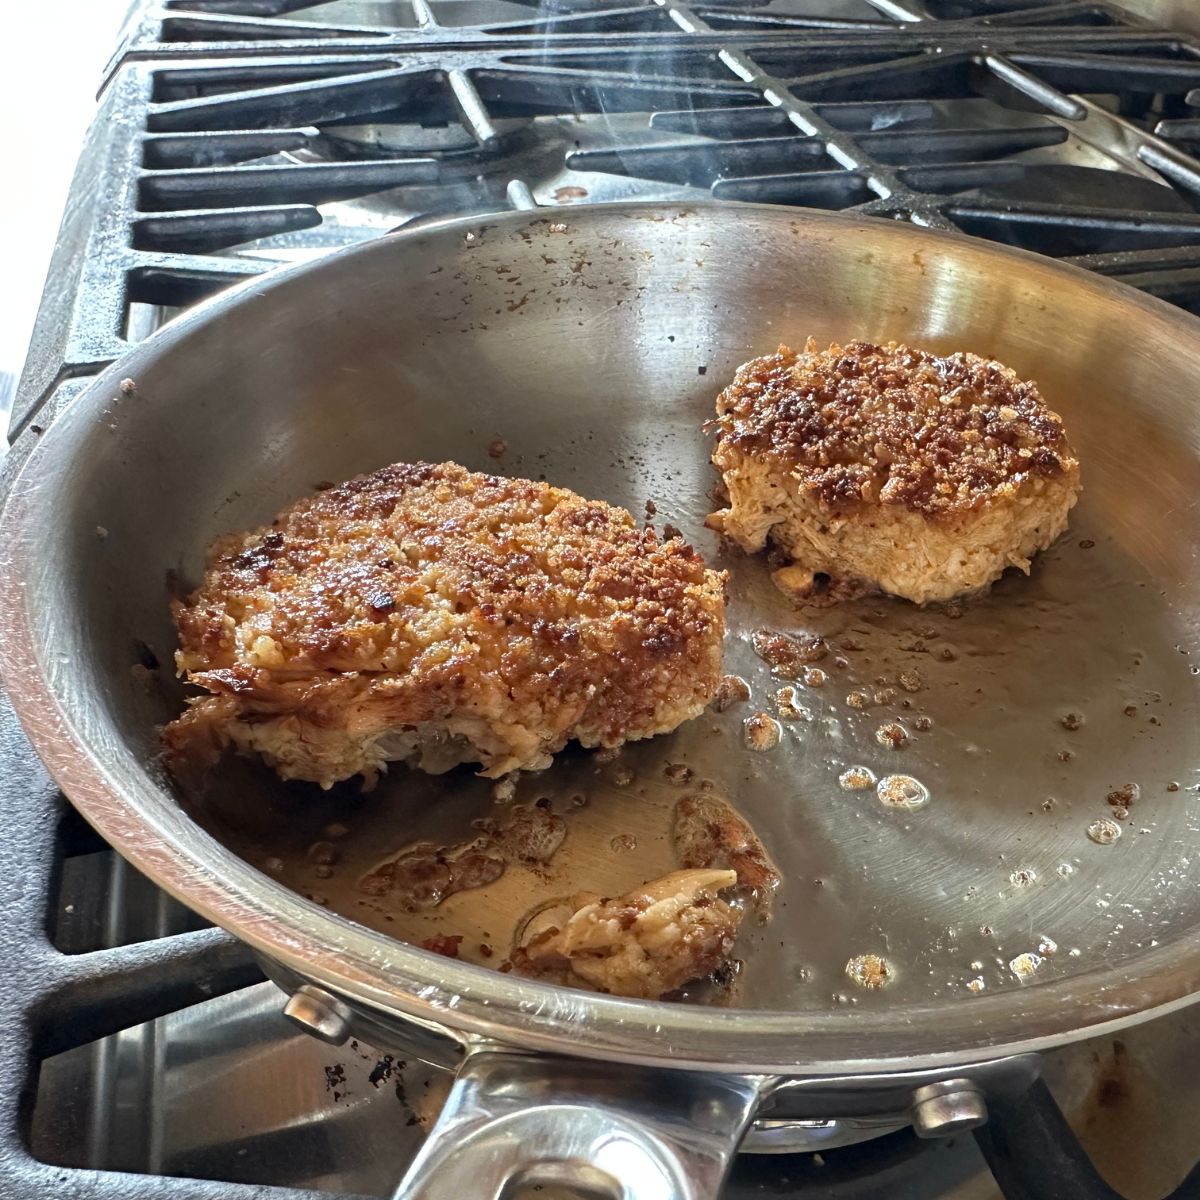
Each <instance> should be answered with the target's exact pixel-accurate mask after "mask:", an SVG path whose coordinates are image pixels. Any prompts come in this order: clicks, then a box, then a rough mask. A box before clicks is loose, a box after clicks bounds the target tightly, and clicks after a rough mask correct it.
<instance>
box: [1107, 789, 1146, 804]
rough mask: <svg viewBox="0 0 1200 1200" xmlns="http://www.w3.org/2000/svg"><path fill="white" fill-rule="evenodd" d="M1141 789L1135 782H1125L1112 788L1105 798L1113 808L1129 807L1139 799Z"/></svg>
mask: <svg viewBox="0 0 1200 1200" xmlns="http://www.w3.org/2000/svg"><path fill="white" fill-rule="evenodd" d="M1141 795H1142V789H1141V788H1140V787H1138V785H1137V784H1136V783H1126V784H1123V785H1122V786H1121V787H1119V788H1114V789H1113V790H1112V791H1111V792H1109V793H1108V795H1107V796H1106V797H1105V799H1106V800H1107V801H1108V803H1109V804H1111V805H1112V806H1113V808H1124V809H1130V808H1132V807H1133V806H1134V804H1135V803H1136V802H1137V801H1138V800H1140V799H1141Z"/></svg>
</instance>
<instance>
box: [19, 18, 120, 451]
mask: <svg viewBox="0 0 1200 1200" xmlns="http://www.w3.org/2000/svg"><path fill="white" fill-rule="evenodd" d="M128 5H129V0H0V163H2V164H3V166H0V252H2V255H3V257H2V258H0V434H2V433H3V430H4V428H5V425H6V423H7V417H6V411H5V410H6V408H7V403H6V400H5V398H4V394H5V392H6V388H5V384H6V383H7V384H8V385H9V387H10V388H11V386H12V384H11V381H10V380H5V379H4V378H3V377H4V376H16V375H18V374H19V373H20V370H21V364H22V362H24V359H25V350H26V347H27V346H28V344H29V333H30V330H31V328H32V326H33V318H34V314H35V313H36V311H37V303H38V298H39V297H40V295H41V292H42V282H43V280H44V279H45V276H46V267H47V266H48V264H49V261H50V251H51V248H52V247H53V245H54V237H55V234H56V233H57V231H58V223H59V219H60V217H61V216H62V209H63V202H64V201H65V199H66V195H67V186H68V184H70V182H71V175H72V173H73V172H74V170H75V159H76V156H77V154H78V153H79V146H80V143H81V141H82V139H83V133H84V130H85V129H86V128H87V124H88V121H89V119H90V117H91V114H92V109H93V105H94V103H95V95H96V89H97V86H98V82H99V79H100V72H101V70H102V68H103V67H104V64H105V63H106V62H107V61H108V57H109V55H110V54H111V53H112V51H113V50H114V48H115V47H116V40H117V33H118V31H119V29H120V27H121V24H122V20H123V18H124V16H125V12H126V9H127V8H128Z"/></svg>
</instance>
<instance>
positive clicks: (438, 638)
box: [164, 463, 724, 787]
mask: <svg viewBox="0 0 1200 1200" xmlns="http://www.w3.org/2000/svg"><path fill="white" fill-rule="evenodd" d="M723 588H724V576H723V574H721V573H720V572H716V571H710V570H707V569H706V568H705V565H704V562H703V560H702V559H701V558H700V556H699V555H698V554H697V553H696V552H695V551H694V550H693V549H692V548H691V547H690V546H688V545H686V544H685V543H684V542H683V540H682V539H681V538H679V537H673V538H669V539H667V540H662V539H660V537H659V536H658V534H657V533H655V531H654V530H652V529H641V528H639V527H638V526H637V525H636V524H635V523H634V520H633V518H632V517H631V516H630V515H629V513H627V512H625V511H624V510H623V509H619V508H614V507H613V506H612V505H609V504H605V503H604V502H602V501H598V500H585V499H584V498H582V497H580V496H577V495H575V493H573V492H569V491H566V490H564V489H562V488H555V487H550V486H549V485H548V484H544V483H534V482H531V481H529V480H524V479H504V478H500V477H499V476H495V475H482V474H475V473H473V472H470V471H467V470H465V469H464V468H463V467H460V466H457V465H456V464H454V463H442V464H429V463H407V464H406V463H401V464H396V465H394V466H390V467H385V468H383V469H382V470H379V471H375V472H373V473H371V474H369V475H363V476H360V477H359V478H357V479H352V480H350V482H348V483H344V484H341V485H340V486H337V487H333V488H330V489H328V490H326V491H323V492H320V493H319V494H317V495H315V496H312V497H310V498H308V499H304V500H301V501H299V502H297V503H296V504H293V505H292V506H291V507H289V508H287V509H285V510H284V511H283V512H282V513H280V514H279V516H278V518H277V519H276V520H275V521H274V522H273V523H272V524H271V525H269V526H267V527H265V528H262V529H257V530H255V531H253V532H251V533H247V534H239V535H235V536H232V537H228V538H224V539H221V540H220V541H219V542H217V543H216V544H215V545H214V546H213V547H212V550H211V553H210V557H209V563H208V567H207V570H206V573H205V577H204V581H203V583H202V585H201V586H200V588H199V589H198V590H197V591H196V592H195V593H194V594H193V595H192V596H190V597H189V598H188V599H187V601H186V602H183V603H178V604H176V606H175V620H176V625H177V627H178V630H179V641H180V649H179V651H178V653H177V655H176V663H177V666H178V669H179V670H180V672H181V673H184V674H186V676H187V679H188V681H189V682H190V683H193V684H197V685H199V686H200V687H202V688H204V689H206V690H207V691H208V692H209V693H210V694H209V695H207V696H204V697H202V698H199V699H197V700H194V701H192V702H191V703H190V705H189V707H188V709H187V711H186V712H185V713H184V714H183V715H182V716H180V717H179V718H178V719H177V720H175V721H173V722H172V723H171V724H170V725H169V726H168V727H167V729H166V731H165V735H164V736H165V741H166V746H167V749H168V755H169V757H170V758H172V759H174V760H176V761H177V762H200V763H202V764H203V763H208V762H211V761H213V760H214V759H215V758H216V756H217V755H218V754H219V753H220V752H221V751H222V750H223V749H224V748H225V747H226V746H233V747H235V748H236V749H238V750H240V751H243V752H247V753H254V754H259V755H261V756H262V757H263V758H264V759H265V760H266V762H267V763H268V764H269V765H270V766H272V767H273V768H274V769H275V770H276V771H277V772H278V773H279V774H280V775H281V776H283V777H284V778H286V779H306V780H313V781H315V782H317V783H319V784H321V785H322V786H325V787H328V786H330V785H332V784H333V783H335V782H336V781H338V780H341V779H347V778H349V777H351V776H353V775H357V774H362V775H363V776H364V777H365V778H366V779H367V780H368V782H369V781H370V780H372V779H373V778H374V775H375V774H376V773H377V772H378V771H379V770H381V769H382V768H383V767H384V765H385V764H386V763H387V762H388V761H394V760H403V761H406V762H409V763H411V764H413V765H415V766H419V767H421V768H423V769H425V770H428V771H441V770H446V769H448V768H449V767H450V766H453V765H455V764H457V763H459V762H478V763H480V764H481V765H482V767H483V773H484V774H485V775H489V776H499V775H502V774H504V773H505V772H507V771H511V770H515V769H518V768H527V769H536V768H540V767H544V766H546V765H547V764H548V763H549V761H550V757H551V755H553V754H554V753H556V752H557V751H558V750H560V749H561V748H562V747H563V745H565V744H566V742H568V741H569V740H571V739H577V740H578V741H579V742H581V743H582V744H583V745H585V746H617V745H620V744H621V743H622V742H625V741H631V740H634V739H637V738H646V737H652V736H654V735H655V734H660V733H667V732H669V731H670V730H672V729H675V728H676V727H677V726H678V725H680V724H681V723H682V722H684V721H686V720H688V719H689V718H691V717H694V716H696V715H698V714H699V713H700V712H701V711H702V710H703V709H704V707H705V706H706V705H707V704H708V702H709V701H710V700H711V699H712V697H713V695H714V694H715V692H716V690H717V687H718V685H719V683H720V681H721V639H722V635H723V632H724V598H723Z"/></svg>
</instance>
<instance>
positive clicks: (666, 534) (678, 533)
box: [663, 521, 683, 542]
mask: <svg viewBox="0 0 1200 1200" xmlns="http://www.w3.org/2000/svg"><path fill="white" fill-rule="evenodd" d="M681 537H683V530H681V529H680V528H679V526H678V525H672V524H671V522H670V521H664V522H663V541H664V542H669V541H671V540H673V539H674V538H681Z"/></svg>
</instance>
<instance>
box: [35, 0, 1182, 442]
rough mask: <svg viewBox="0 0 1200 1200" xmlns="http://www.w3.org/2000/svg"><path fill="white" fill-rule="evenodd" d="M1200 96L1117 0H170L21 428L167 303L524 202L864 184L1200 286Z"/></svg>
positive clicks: (85, 223)
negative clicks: (455, 217)
mask: <svg viewBox="0 0 1200 1200" xmlns="http://www.w3.org/2000/svg"><path fill="white" fill-rule="evenodd" d="M967 13H973V14H974V15H973V16H966V15H964V14H967ZM1198 96H1200V43H1197V42H1196V41H1195V40H1193V39H1190V38H1188V37H1184V36H1179V35H1174V34H1170V33H1166V32H1163V31H1160V30H1156V29H1152V28H1150V27H1149V26H1147V25H1145V24H1139V23H1136V22H1135V21H1134V20H1133V18H1130V17H1128V16H1126V15H1124V14H1122V13H1121V11H1120V10H1119V9H1117V8H1116V7H1114V6H1112V5H1109V4H1102V3H1081V2H1073V3H1072V2H1068V3H1059V4H1033V5H1031V4H1028V3H1022V2H1017V0H988V2H986V3H983V4H963V3H956V2H955V0H929V2H928V3H927V4H924V5H920V4H917V3H916V0H877V7H872V6H871V5H868V4H866V3H865V0H842V2H840V3H839V0H831V2H830V3H825V4H820V3H815V2H813V0H765V2H757V0H743V2H740V3H724V4H709V3H701V4H696V5H694V6H688V5H684V4H680V3H675V2H674V0H656V2H647V3H641V4H614V5H607V4H602V5H597V4H594V3H590V4H584V3H578V2H573V0H572V2H560V3H557V4H555V5H553V6H552V7H550V8H540V9H539V8H536V7H530V6H526V5H523V4H518V3H514V2H512V0H414V2H412V3H398V2H394V3H369V2H366V0H360V2H352V0H344V2H338V0H335V2H334V3H325V4H319V5H311V4H303V3H296V2H295V0H193V2H192V3H191V4H190V5H188V6H185V5H184V4H182V3H169V4H168V5H167V6H166V7H165V8H161V9H151V10H147V11H146V12H145V13H144V14H143V15H142V16H141V17H139V18H138V19H136V20H134V21H133V22H132V24H131V26H130V29H129V31H128V34H127V37H126V40H125V42H124V45H123V48H122V51H121V52H120V53H119V54H118V56H117V57H116V59H115V60H114V64H113V65H112V67H111V69H110V72H109V76H108V79H107V83H106V86H105V88H104V91H103V93H102V96H101V103H100V111H99V114H98V117H97V120H96V122H95V125H94V127H93V129H92V131H91V134H90V137H89V143H88V145H87V147H86V148H85V152H84V156H83V159H82V161H81V163H80V167H79V174H78V178H77V180H76V184H75V194H76V195H78V196H90V197H94V202H93V203H90V204H82V203H80V204H76V205H73V206H72V207H71V208H70V210H69V212H68V216H67V219H66V222H65V224H64V227H63V231H62V237H61V241H60V246H59V252H58V255H57V257H56V260H55V263H54V265H53V268H52V271H51V279H52V280H53V283H54V286H53V287H52V288H50V289H49V290H48V292H47V295H46V297H45V300H44V302H43V306H42V311H41V313H40V317H39V322H38V326H37V329H36V331H35V337H34V345H33V351H32V353H31V357H30V360H29V363H28V365H27V369H26V371H25V374H24V377H23V378H22V380H21V384H20V387H19V390H18V395H17V401H16V406H15V413H14V422H15V425H14V428H15V429H17V430H20V429H21V428H23V427H24V426H26V425H29V424H31V423H39V424H44V423H45V422H44V421H40V422H38V421H35V420H34V413H35V412H37V411H38V410H39V408H40V407H41V406H42V405H43V404H45V403H46V402H47V400H48V399H50V398H51V396H52V395H53V393H54V392H55V388H56V386H57V385H58V384H60V383H61V382H62V381H63V380H64V379H67V378H71V377H77V376H80V375H86V374H90V373H92V372H94V371H95V370H97V369H98V368H99V367H101V366H103V365H104V364H106V363H107V362H110V361H112V360H113V359H114V358H116V357H118V356H119V355H120V354H121V353H122V352H123V350H124V349H125V348H126V347H127V346H128V345H129V344H130V343H131V342H132V341H136V340H138V338H140V337H141V336H144V334H145V333H146V332H148V330H149V329H150V328H152V327H153V326H154V324H156V323H157V322H158V321H160V320H161V318H162V315H163V312H162V310H166V311H167V312H168V313H169V312H170V311H171V310H173V309H176V308H178V307H181V306H184V305H187V304H190V303H193V302H195V301H196V300H198V299H201V298H203V297H204V296H206V295H209V294H211V293H212V292H214V291H216V290H218V289H220V288H222V287H224V286H227V285H228V284H229V283H231V282H234V281H236V280H239V279H242V278H245V277H247V276H251V275H254V274H256V273H258V272H260V271H264V270H268V269H270V268H271V267H273V266H276V265H278V264H279V263H281V262H288V261H295V260H296V259H299V258H305V257H309V256H311V255H313V254H316V253H320V252H322V251H324V250H327V249H330V248H333V247H336V246H340V245H345V244H348V243H350V242H354V241H358V240H361V239H363V238H366V237H374V236H377V235H378V234H380V233H382V232H385V231H387V230H390V229H392V228H395V227H397V226H402V225H405V224H409V223H411V222H412V221H414V220H417V219H422V218H428V217H432V216H438V215H447V214H470V213H479V214H482V213H487V212H495V211H497V210H498V209H502V208H506V207H513V206H515V207H521V208H529V207H534V206H538V205H541V206H545V207H547V208H551V209H556V208H558V207H559V206H562V205H567V204H574V203H591V202H604V201H609V200H619V199H635V198H642V199H657V200H666V201H676V200H678V201H687V200H689V199H696V198H699V197H702V196H703V197H715V198H717V199H726V200H758V201H768V202H776V203H786V204H801V205H809V206H813V207H818V208H828V209H848V210H855V211H858V212H862V213H865V214H873V215H877V216H881V217H890V218H900V219H907V220H912V221H915V222H918V223H920V224H923V225H928V226H932V227H935V228H958V229H961V230H963V231H965V232H967V233H971V234H976V235H978V236H982V237H987V238H991V239H993V240H996V241H1002V242H1007V243H1009V244H1013V245H1018V246H1024V247H1028V248H1030V249H1034V250H1038V251H1041V252H1043V253H1050V254H1054V255H1057V256H1059V257H1065V258H1068V259H1070V260H1073V261H1075V262H1078V263H1080V264H1081V265H1083V266H1086V267H1090V268H1092V269H1095V270H1098V271H1103V272H1106V273H1108V274H1113V275H1118V276H1120V277H1122V278H1123V279H1125V280H1126V281H1127V282H1129V283H1132V284H1133V285H1134V286H1137V287H1140V288H1143V289H1144V290H1146V291H1149V292H1151V293H1153V294H1156V295H1159V296H1163V297H1165V298H1166V299H1168V300H1171V301H1172V302H1174V303H1177V304H1180V305H1182V306H1184V307H1186V308H1189V309H1191V310H1193V311H1200V211H1197V200H1198V198H1200V164H1198V163H1197V161H1196V159H1195V158H1194V157H1193V156H1192V154H1191V153H1190V150H1191V148H1192V147H1194V146H1195V145H1196V144H1197V143H1198V142H1200V117H1198V116H1197V115H1195V114H1196V110H1197V105H1196V103H1195V102H1196V99H1197V97H1198ZM148 309H149V310H155V311H147V310H148Z"/></svg>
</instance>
